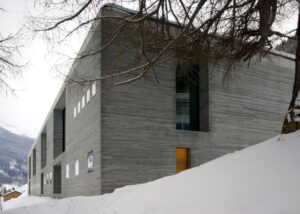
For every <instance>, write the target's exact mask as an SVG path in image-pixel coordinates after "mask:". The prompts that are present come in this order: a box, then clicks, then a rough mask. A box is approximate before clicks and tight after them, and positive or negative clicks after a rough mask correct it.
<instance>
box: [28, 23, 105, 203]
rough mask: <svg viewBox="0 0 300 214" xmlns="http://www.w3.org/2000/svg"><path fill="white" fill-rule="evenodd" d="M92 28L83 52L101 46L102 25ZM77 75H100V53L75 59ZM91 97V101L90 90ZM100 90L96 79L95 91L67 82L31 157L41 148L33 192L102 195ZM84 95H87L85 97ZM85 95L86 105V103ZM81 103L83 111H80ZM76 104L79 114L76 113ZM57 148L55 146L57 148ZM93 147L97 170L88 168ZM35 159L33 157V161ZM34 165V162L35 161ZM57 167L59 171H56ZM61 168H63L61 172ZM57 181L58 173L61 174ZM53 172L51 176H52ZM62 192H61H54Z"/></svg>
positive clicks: (74, 73) (73, 74) (74, 74)
mask: <svg viewBox="0 0 300 214" xmlns="http://www.w3.org/2000/svg"><path fill="white" fill-rule="evenodd" d="M95 26H97V28H95V30H94V31H91V32H90V33H89V35H88V36H87V38H86V39H85V42H84V44H83V47H82V48H81V53H83V52H85V51H86V50H92V49H96V48H98V47H99V46H100V42H101V40H100V34H99V33H100V31H99V30H100V26H99V25H98V24H97V23H96V24H95V25H94V27H95ZM70 75H71V78H73V79H77V80H78V79H81V78H84V79H95V78H97V77H99V76H100V54H97V55H92V56H90V57H85V58H83V59H81V60H79V61H78V62H77V63H76V62H75V63H74V65H73V66H72V69H71V71H70ZM88 90H89V92H90V99H89V102H87V92H88ZM100 91H101V84H100V83H96V94H95V95H92V85H91V84H87V85H79V84H75V83H74V82H72V81H70V82H67V83H66V84H64V85H63V87H62V89H61V90H60V92H59V94H58V96H57V98H56V100H55V102H54V104H53V106H52V108H51V110H50V112H49V114H48V116H47V119H46V121H45V123H44V125H43V127H42V128H41V131H40V133H39V135H38V137H37V140H36V141H35V143H34V145H33V147H32V149H31V151H30V153H29V157H31V160H32V150H33V148H36V151H37V153H36V154H37V162H36V163H37V165H36V169H37V172H36V175H34V176H33V175H32V167H31V176H30V178H29V180H28V181H29V182H30V186H31V187H30V194H31V195H41V196H50V197H55V198H64V197H70V196H77V195H98V194H100V193H101V191H100V187H101V186H100V176H101V174H100V148H101V147H100V142H101V141H100V118H101V117H100V115H101V114H100ZM83 96H84V97H83ZM82 99H84V103H85V104H84V107H83V106H82ZM78 105H79V106H80V113H78V112H77V110H78ZM74 107H76V117H74ZM64 108H65V114H66V115H65V118H66V119H65V151H62V146H61V145H62V140H63V138H62V130H63V129H62V127H61V125H62V123H61V119H62V110H63V109H64ZM43 134H46V139H47V141H46V148H47V149H46V151H47V153H46V159H47V162H46V166H45V167H43V168H42V169H41V165H40V164H41V161H40V160H41V159H40V158H41V153H42V152H41V141H40V138H41V135H43ZM54 148H55V149H56V150H53V149H54ZM90 151H93V156H94V164H93V171H92V172H88V164H87V158H88V153H89V152H90ZM76 160H78V161H79V174H78V175H75V161H76ZM31 162H32V161H31ZM67 165H68V166H69V177H68V178H67V177H66V167H67ZM31 166H32V163H31ZM55 170H56V171H57V173H55ZM59 170H60V172H58V171H59ZM42 173H43V174H44V178H45V179H44V180H45V181H46V182H45V184H44V194H41V191H40V190H41V182H40V181H41V174H42ZM59 174H61V176H59V177H60V178H61V180H59V179H57V180H56V181H57V182H55V184H56V185H55V186H53V184H54V177H55V178H58V176H57V175H59ZM50 175H51V179H50ZM55 190H56V192H59V190H61V193H54V192H55Z"/></svg>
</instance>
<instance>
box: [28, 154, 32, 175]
mask: <svg viewBox="0 0 300 214" xmlns="http://www.w3.org/2000/svg"><path fill="white" fill-rule="evenodd" d="M28 167H29V170H28V177H29V179H30V178H31V156H29V159H28Z"/></svg>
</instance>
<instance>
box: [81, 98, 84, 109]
mask: <svg viewBox="0 0 300 214" xmlns="http://www.w3.org/2000/svg"><path fill="white" fill-rule="evenodd" d="M84 106H85V95H83V96H82V98H81V108H82V109H83V108H84Z"/></svg>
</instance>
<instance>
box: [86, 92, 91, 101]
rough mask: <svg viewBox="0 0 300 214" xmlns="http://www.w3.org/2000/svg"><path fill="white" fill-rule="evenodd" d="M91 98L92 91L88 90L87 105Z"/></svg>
mask: <svg viewBox="0 0 300 214" xmlns="http://www.w3.org/2000/svg"><path fill="white" fill-rule="evenodd" d="M90 97H91V90H90V89H88V90H87V92H86V103H88V102H90Z"/></svg>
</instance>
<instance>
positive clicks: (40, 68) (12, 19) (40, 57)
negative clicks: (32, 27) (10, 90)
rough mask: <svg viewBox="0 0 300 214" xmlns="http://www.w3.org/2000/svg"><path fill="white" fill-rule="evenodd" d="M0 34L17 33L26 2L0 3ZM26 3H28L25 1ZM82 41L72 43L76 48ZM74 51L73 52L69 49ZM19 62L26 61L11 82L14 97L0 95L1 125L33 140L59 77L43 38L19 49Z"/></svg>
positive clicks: (56, 86) (59, 84)
mask: <svg viewBox="0 0 300 214" xmlns="http://www.w3.org/2000/svg"><path fill="white" fill-rule="evenodd" d="M0 2H1V7H2V8H4V9H5V12H4V13H1V14H0V29H1V33H3V32H5V33H7V32H16V31H17V30H18V29H19V27H20V23H22V21H23V20H24V18H25V15H26V14H27V13H28V11H29V6H28V5H27V4H26V0H0ZM27 2H28V1H27ZM81 43H82V41H79V42H78V43H77V47H76V44H75V47H74V49H75V50H76V49H78V48H79V47H80V45H81ZM72 51H73V50H72ZM21 54H22V55H21V56H20V57H22V61H24V62H28V66H27V67H26V70H25V72H24V73H23V76H22V78H20V79H19V80H17V81H14V86H15V87H16V88H17V89H18V90H17V91H16V94H15V95H8V96H6V95H4V94H0V104H1V107H0V126H2V127H4V128H6V129H9V130H11V131H14V132H17V133H22V134H25V135H28V136H30V137H36V135H37V133H38V132H39V130H40V128H41V126H42V124H43V122H44V120H45V118H46V116H47V114H48V111H49V110H50V107H51V106H52V103H53V102H54V100H55V97H56V95H57V93H58V91H59V89H60V87H61V85H62V82H63V81H62V76H60V75H59V74H58V73H57V72H55V71H54V69H52V68H53V65H54V64H55V57H54V56H52V55H50V54H49V53H48V52H47V44H46V43H45V41H43V40H42V39H38V38H37V39H34V40H29V41H28V42H27V43H26V46H25V47H24V48H23V49H21Z"/></svg>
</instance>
